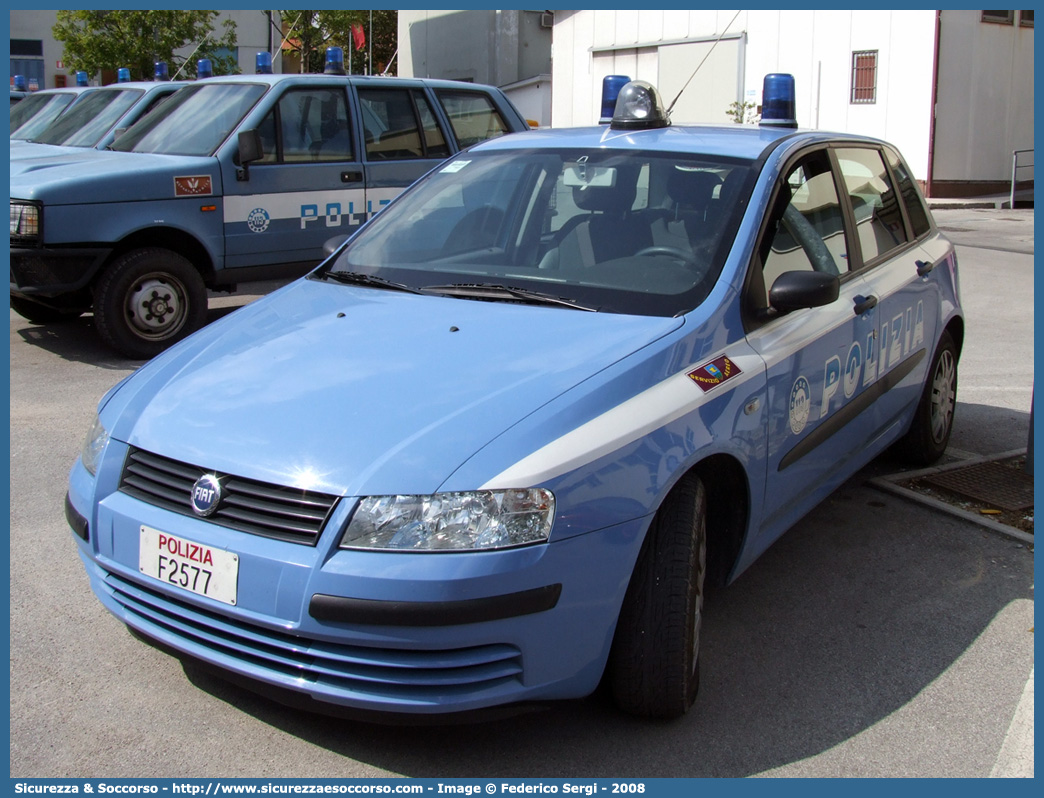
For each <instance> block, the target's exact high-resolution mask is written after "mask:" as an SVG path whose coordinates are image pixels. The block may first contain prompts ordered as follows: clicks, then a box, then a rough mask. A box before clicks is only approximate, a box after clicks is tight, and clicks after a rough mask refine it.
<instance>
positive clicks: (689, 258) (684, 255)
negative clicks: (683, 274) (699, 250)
mask: <svg viewBox="0 0 1044 798" xmlns="http://www.w3.org/2000/svg"><path fill="white" fill-rule="evenodd" d="M643 255H666V256H668V257H670V258H677V259H678V260H680V261H681V262H682V263H684V264H685V265H686V266H695V265H696V253H695V252H691V251H689V250H686V249H680V248H679V247H668V246H665V245H663V244H657V245H655V246H651V247H645V248H644V249H640V250H638V251H637V252H636V253H634V256H635V257H636V258H640V257H642V256H643Z"/></svg>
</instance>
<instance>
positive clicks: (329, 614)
mask: <svg viewBox="0 0 1044 798" xmlns="http://www.w3.org/2000/svg"><path fill="white" fill-rule="evenodd" d="M765 98H766V99H765V110H764V119H763V124H762V126H761V127H751V126H739V125H736V126H731V127H727V128H724V127H709V126H708V127H700V126H696V127H680V126H674V125H671V124H669V120H668V119H667V117H666V116H665V114H664V111H663V107H662V104H661V102H660V100H659V97H658V95H657V93H656V91H655V89H654V88H653V87H652V86H650V85H649V84H646V83H643V82H639V81H635V82H631V83H628V84H627V85H626V86H624V88H623V89H622V91H621V92H620V96H619V99H618V100H617V103H616V105H615V109H616V110H615V116H614V117H613V119H612V122H611V124H609V125H607V126H603V127H596V128H587V129H574V130H541V131H532V132H528V133H523V134H520V135H517V136H506V137H503V138H498V139H495V140H493V141H488V142H485V143H482V144H479V145H477V146H475V147H472V148H471V149H469V150H468V151H467V152H464V153H460V154H459V155H457V156H455V157H452V158H450V159H449V160H447V161H446V162H445V163H444V164H442V165H441V166H439V167H438V168H436V169H435V170H433V171H432V172H431V173H429V174H428V175H427V176H425V177H424V178H423V179H422V180H420V181H419V182H418V183H417V184H415V185H414V186H413V187H412V188H410V189H409V190H408V191H407V192H405V193H404V194H403V195H402V196H400V197H399V198H398V199H396V200H395V201H394V202H393V203H391V204H390V205H389V206H388V207H387V209H386V210H385V211H383V212H382V213H381V214H380V215H378V216H376V217H374V218H373V219H371V220H370V221H369V222H368V223H367V225H366V226H365V227H364V228H362V229H361V230H360V231H359V232H358V233H357V234H356V235H355V236H354V237H353V238H351V239H350V240H349V241H348V242H347V243H346V244H344V245H343V246H342V247H341V248H340V249H339V250H338V251H337V252H336V253H335V254H334V255H332V256H331V257H330V258H329V259H327V260H326V261H325V262H324V263H323V264H321V266H320V267H319V268H318V269H317V270H315V271H313V272H312V273H311V274H309V275H308V276H307V277H305V278H303V279H301V280H298V281H296V282H294V283H292V284H290V285H288V286H286V287H284V288H282V289H280V290H279V291H277V292H275V293H273V294H271V295H269V296H267V297H265V298H263V299H261V300H259V301H257V302H254V303H253V304H251V305H248V306H246V307H244V308H242V309H241V310H239V311H237V312H236V313H234V314H232V315H230V316H228V317H225V318H223V319H221V320H219V321H217V322H215V323H213V324H211V325H209V326H208V327H207V328H205V329H204V330H202V331H200V332H198V333H197V334H195V335H194V336H192V337H191V338H189V339H188V340H186V341H183V342H181V343H180V344H178V345H177V346H175V347H173V348H171V349H170V350H169V351H167V352H165V353H163V354H162V355H161V356H159V357H157V358H155V359H154V360H153V361H151V362H150V363H147V364H146V365H144V366H143V367H142V368H141V369H140V370H138V371H137V372H136V373H135V374H133V375H131V376H130V377H128V378H127V379H126V380H124V381H123V382H121V383H120V384H119V385H117V386H116V387H115V388H113V389H112V390H111V391H110V392H109V393H108V394H107V395H106V396H105V397H104V398H103V399H102V400H101V402H100V404H99V406H98V415H97V419H96V421H95V423H94V425H93V427H92V429H91V430H90V433H89V435H88V436H87V439H86V441H85V443H84V446H83V450H82V454H81V456H80V458H79V459H78V460H77V462H76V463H75V465H74V466H73V468H72V471H71V474H70V478H69V492H68V497H67V502H66V514H67V518H68V520H69V523H70V525H71V527H72V529H73V531H74V532H75V541H76V543H77V545H78V549H79V552H80V555H81V557H82V560H83V562H84V564H85V566H86V569H87V573H88V576H89V578H90V582H91V586H92V588H93V590H94V592H95V593H96V594H97V596H98V597H99V598H100V599H101V601H102V602H103V604H104V605H105V606H106V607H107V608H108V609H109V610H110V611H111V612H112V613H113V614H114V615H116V616H117V617H118V618H119V619H120V620H122V621H123V622H124V623H126V624H127V625H128V626H130V627H132V628H133V629H134V630H136V631H137V632H138V633H140V635H142V636H144V637H145V638H148V639H151V640H153V641H155V642H156V643H158V644H159V645H160V646H162V647H164V648H166V649H167V650H171V651H174V652H176V653H177V654H178V655H179V656H184V657H189V658H194V659H196V660H199V661H203V662H205V663H208V664H209V665H210V666H213V667H215V668H217V669H220V670H221V671H222V672H223V673H225V674H226V675H227V676H229V677H230V678H233V679H237V680H239V681H240V682H242V683H244V684H246V685H248V686H251V687H253V688H255V689H258V690H261V691H263V692H268V693H269V694H271V695H273V696H275V697H277V698H278V699H280V700H282V701H285V702H288V703H297V704H301V705H305V706H310V707H312V708H325V709H327V710H329V711H334V712H348V713H351V712H360V711H361V712H378V713H393V714H397V715H408V716H413V717H416V716H418V715H432V714H435V713H450V712H460V711H469V710H481V709H483V708H490V707H494V706H497V705H503V704H516V703H519V702H530V701H538V700H539V701H545V700H549V699H565V698H575V697H580V696H584V695H587V694H589V693H591V692H592V691H593V690H595V688H596V687H597V686H598V685H599V684H600V683H601V682H602V681H603V680H605V681H606V683H607V684H608V685H609V686H610V688H611V691H612V694H613V695H614V696H615V700H616V702H617V703H618V704H619V706H620V707H621V708H622V709H624V710H626V711H628V712H631V713H636V714H639V715H646V716H657V717H674V716H678V715H681V714H682V713H684V712H686V711H687V710H688V709H689V708H690V706H691V705H692V704H693V701H694V699H695V697H696V692H697V688H698V685H699V668H700V660H701V658H700V627H701V620H702V618H703V613H704V588H705V585H706V584H707V583H708V580H716V581H719V582H723V583H728V582H730V581H731V580H733V579H735V578H736V576H737V575H738V574H740V573H741V572H743V570H744V569H746V568H747V567H748V566H749V565H750V564H751V563H752V562H753V561H754V560H755V559H756V558H757V557H758V556H759V555H760V554H761V553H762V552H764V551H765V549H766V548H768V546H769V545H770V544H772V542H773V541H774V540H776V539H777V538H778V537H779V536H780V535H781V534H782V533H783V532H784V531H785V530H786V529H787V528H788V527H790V526H792V525H793V524H794V523H795V522H797V521H798V520H799V519H800V518H801V517H802V516H803V515H805V514H806V513H807V512H808V511H809V510H810V509H812V508H813V507H814V506H815V505H816V504H817V503H818V502H820V501H821V500H823V499H824V498H825V497H826V496H828V495H829V494H830V493H831V491H833V490H835V489H836V488H837V487H838V486H839V485H841V483H842V482H843V481H844V480H846V479H848V478H849V477H850V476H851V475H852V474H853V473H854V472H856V470H857V469H859V468H860V467H862V466H863V465H865V464H866V463H867V462H868V461H870V460H871V459H872V458H874V457H875V456H877V455H878V454H880V453H881V452H883V451H884V450H885V449H886V448H890V447H894V448H895V449H897V450H898V451H900V452H901V453H903V454H904V455H905V456H906V457H907V458H908V459H910V460H911V461H914V462H919V463H928V462H931V461H933V460H935V459H936V458H938V457H939V456H940V455H941V454H942V452H943V450H944V449H945V447H946V445H947V441H948V438H949V435H950V430H951V425H952V422H953V414H954V406H955V395H956V389H957V361H958V357H959V354H960V351H961V347H962V343H963V340H964V321H963V317H962V312H961V307H960V301H959V297H958V295H959V292H958V272H957V261H956V258H955V254H954V248H953V246H952V245H951V244H950V243H949V242H948V241H947V240H946V239H945V238H944V237H943V236H942V235H941V234H940V232H939V230H938V228H937V227H936V225H935V223H934V222H933V220H932V217H931V216H930V214H929V211H928V209H927V208H926V206H925V202H924V200H923V198H922V196H921V194H920V191H919V189H918V187H917V184H916V183H915V181H914V180H913V178H912V175H911V173H910V170H909V168H908V167H907V165H906V164H905V162H904V161H903V159H902V158H901V157H900V155H899V153H898V152H896V150H895V149H894V148H893V147H891V146H890V145H888V144H886V143H884V142H881V141H876V140H871V139H867V138H863V137H859V136H852V135H843V134H831V133H824V132H820V131H811V130H798V129H797V128H796V124H795V122H794V110H793V107H794V106H793V79H792V78H791V77H790V76H789V75H785V76H784V75H770V76H769V78H768V79H767V80H766V91H765ZM251 169H252V170H253V169H254V167H253V166H252V167H251ZM243 207H244V208H245V207H246V205H244V206H243ZM310 223H312V222H310ZM712 610H713V608H712ZM707 664H711V663H707ZM711 666H712V664H711Z"/></svg>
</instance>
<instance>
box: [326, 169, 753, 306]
mask: <svg viewBox="0 0 1044 798" xmlns="http://www.w3.org/2000/svg"><path fill="white" fill-rule="evenodd" d="M751 176H752V169H751V163H750V162H749V161H740V160H735V159H726V158H720V157H707V156H700V155H689V154H679V153H661V152H642V151H635V150H627V151H622V150H616V151H613V150H605V149H596V150H583V151H581V150H546V149H532V150H518V151H504V150H498V151H496V152H491V153H481V152H467V153H462V154H461V155H460V156H458V157H457V158H455V159H453V160H450V161H447V162H446V163H445V164H443V165H442V166H441V167H439V168H438V169H437V170H435V171H434V172H432V173H431V174H429V175H428V176H427V177H426V178H424V179H423V180H422V181H420V182H419V183H418V184H417V185H416V186H415V187H414V188H413V189H411V190H410V191H409V192H407V193H406V194H404V195H403V196H402V197H401V198H400V199H399V200H397V201H396V202H395V203H393V204H392V205H391V206H389V207H388V208H387V209H386V210H384V211H382V212H381V213H380V214H378V215H377V216H376V217H375V218H374V219H373V221H372V222H371V223H370V224H369V225H368V226H367V227H366V228H365V229H364V230H363V231H361V232H360V233H359V234H358V235H357V236H356V237H355V238H353V239H352V240H351V242H350V243H349V245H348V246H347V247H346V248H345V250H344V251H343V252H342V253H341V254H340V255H339V256H338V258H337V259H336V261H334V262H333V263H331V264H328V265H327V266H325V267H324V268H323V269H321V270H319V271H318V272H317V273H316V274H315V275H314V276H315V277H316V278H323V279H337V280H341V281H352V282H362V281H364V280H365V281H367V282H369V283H370V284H380V283H381V282H383V283H385V284H387V285H394V286H395V287H399V288H402V287H406V288H409V289H413V290H420V291H423V292H425V293H441V294H446V295H450V296H462V297H470V298H476V299H484V300H491V301H523V302H524V301H540V299H541V298H543V299H546V300H550V301H552V302H554V303H555V304H573V305H575V306H577V307H582V308H584V309H588V310H602V311H608V312H615V313H631V314H640V315H656V316H674V315H676V314H678V313H684V312H687V311H689V310H691V309H693V308H695V307H696V306H697V305H699V304H700V303H701V302H702V301H703V300H704V299H705V298H706V296H707V294H708V293H709V292H710V290H711V288H712V287H713V285H714V282H715V281H716V280H717V278H718V275H719V273H720V272H721V268H722V266H723V264H724V262H725V258H726V257H727V255H728V252H729V249H730V247H731V243H732V239H733V237H734V235H735V231H736V228H737V226H738V224H739V216H740V214H739V213H738V209H739V208H740V206H741V205H744V204H745V203H744V202H741V199H742V198H743V197H746V196H748V195H749V193H750V184H749V180H748V178H750V177H751ZM349 278H351V279H349Z"/></svg>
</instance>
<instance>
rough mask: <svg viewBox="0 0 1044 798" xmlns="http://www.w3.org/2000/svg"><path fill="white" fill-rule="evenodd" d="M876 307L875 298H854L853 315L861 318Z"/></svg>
mask: <svg viewBox="0 0 1044 798" xmlns="http://www.w3.org/2000/svg"><path fill="white" fill-rule="evenodd" d="M876 307H877V297H875V296H857V297H856V298H855V314H856V315H857V316H862V315H863V314H864V313H866V312H867V311H868V310H872V309H873V308H876Z"/></svg>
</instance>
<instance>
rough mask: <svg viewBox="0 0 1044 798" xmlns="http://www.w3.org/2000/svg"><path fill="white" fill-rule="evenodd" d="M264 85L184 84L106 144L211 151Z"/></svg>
mask: <svg viewBox="0 0 1044 798" xmlns="http://www.w3.org/2000/svg"><path fill="white" fill-rule="evenodd" d="M266 89H267V87H266V86H262V85H258V84H256V83H209V84H201V85H198V86H187V87H185V88H184V89H182V90H181V91H178V92H177V93H175V94H174V95H172V96H171V97H170V98H169V100H168V101H167V102H164V103H163V104H162V105H160V106H159V107H157V108H156V110H155V111H153V112H152V113H150V114H149V115H148V116H146V117H145V118H144V119H142V120H140V121H138V122H137V123H136V124H134V125H132V126H131V127H130V128H129V129H128V130H127V132H126V133H124V134H123V135H122V136H120V137H119V138H118V139H117V140H116V141H114V142H113V143H112V144H111V145H109V149H112V150H118V151H120V152H152V153H158V154H162V155H212V154H213V153H214V151H215V150H217V148H218V147H220V146H221V144H222V143H223V142H224V141H225V139H227V138H228V137H229V136H230V135H231V134H232V132H233V131H234V130H235V129H236V127H237V126H238V125H239V123H240V121H241V120H242V119H243V117H244V116H245V115H246V113H247V111H249V110H250V109H251V108H253V107H254V105H255V103H257V101H258V100H259V99H260V98H261V95H263V94H264V93H265V91H266Z"/></svg>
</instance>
